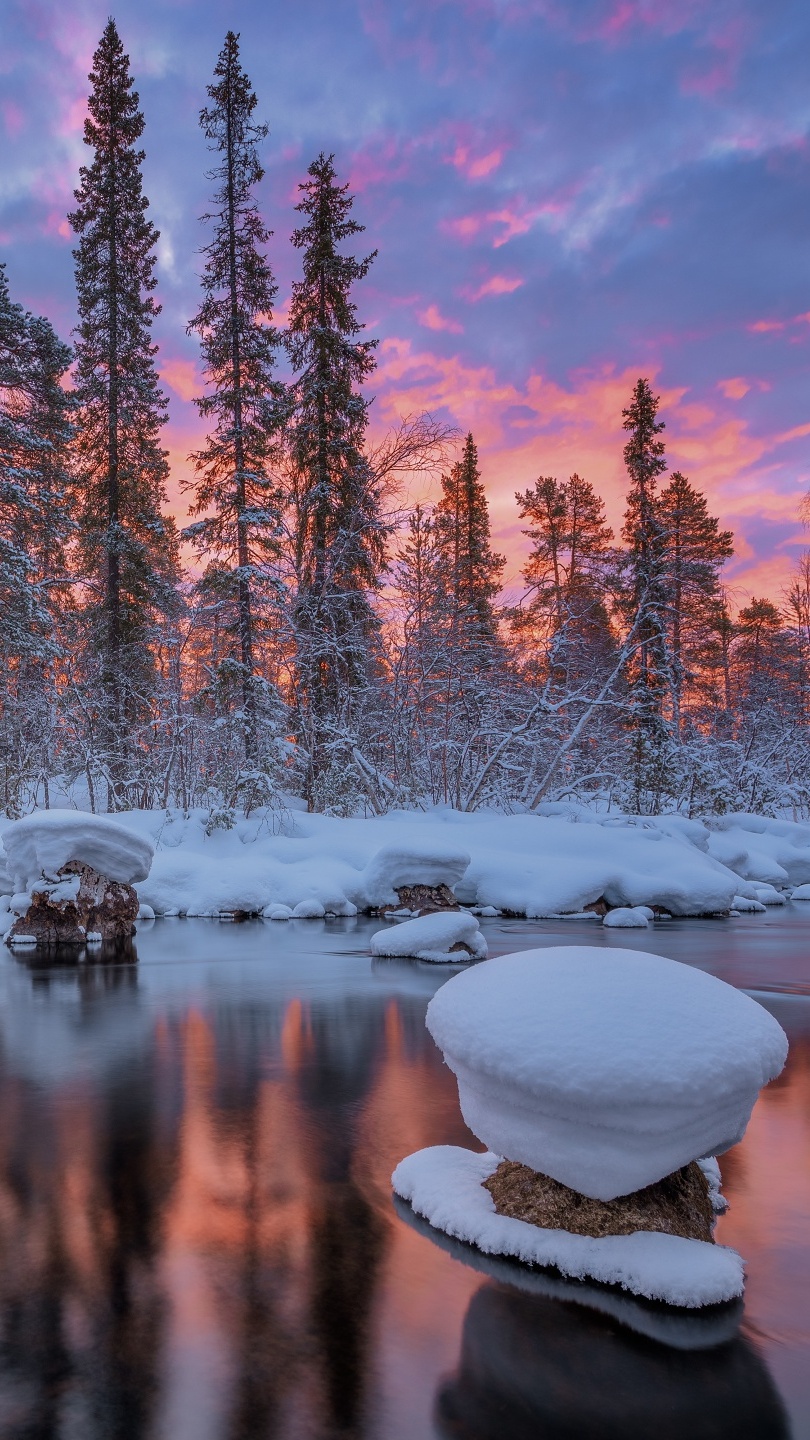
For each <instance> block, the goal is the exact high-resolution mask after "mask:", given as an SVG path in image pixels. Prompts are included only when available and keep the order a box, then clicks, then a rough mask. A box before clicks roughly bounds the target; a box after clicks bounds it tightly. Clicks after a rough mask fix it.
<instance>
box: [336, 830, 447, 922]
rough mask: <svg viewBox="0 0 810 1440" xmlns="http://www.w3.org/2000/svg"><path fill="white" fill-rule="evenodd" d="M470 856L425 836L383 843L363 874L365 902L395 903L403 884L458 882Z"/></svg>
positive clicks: (371, 903)
mask: <svg viewBox="0 0 810 1440" xmlns="http://www.w3.org/2000/svg"><path fill="white" fill-rule="evenodd" d="M469 863H470V857H469V855H468V854H467V852H466V851H464V850H459V849H458V847H457V846H455V845H452V846H451V845H442V843H441V841H435V840H433V838H432V837H431V838H430V839H428V838H427V837H426V839H425V843H424V844H417V845H384V846H383V848H382V850H378V851H377V853H376V855H372V857H371V859H370V860H369V862H368V864H367V865H366V868H365V870H364V871H363V875H362V886H363V891H364V893H365V897H366V903H367V904H368V905H370V906H373V907H375V908H377V907H378V906H380V905H396V904H397V903H398V896H397V893H396V892H397V890H398V889H399V888H400V887H401V886H403V885H448V886H449V887H450V888H451V889H452V887H453V886H454V885H456V884H458V882H459V880H460V879H461V877H462V875H463V874H464V872H465V870H466V869H467V867H468V865H469Z"/></svg>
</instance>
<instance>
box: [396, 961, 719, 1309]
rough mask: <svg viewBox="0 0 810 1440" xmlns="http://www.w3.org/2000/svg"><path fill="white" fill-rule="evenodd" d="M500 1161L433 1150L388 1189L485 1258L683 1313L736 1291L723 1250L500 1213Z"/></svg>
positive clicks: (407, 1164)
mask: <svg viewBox="0 0 810 1440" xmlns="http://www.w3.org/2000/svg"><path fill="white" fill-rule="evenodd" d="M491 963H494V962H491ZM459 978H460V977H459ZM449 983H450V984H451V985H452V984H453V983H454V982H453V981H450V982H449ZM444 988H445V989H446V988H447V987H446V986H445V987H444ZM498 1163H499V1156H498V1155H496V1154H493V1153H491V1152H485V1153H484V1154H483V1155H477V1154H475V1153H474V1152H473V1151H471V1150H462V1149H460V1148H459V1147H458V1146H455V1145H436V1146H431V1147H430V1148H428V1149H426V1150H418V1151H417V1152H416V1153H415V1154H414V1155H409V1156H408V1157H407V1159H405V1160H403V1161H401V1162H400V1164H399V1165H398V1166H397V1168H396V1170H395V1171H394V1174H393V1176H392V1178H391V1183H392V1185H393V1187H394V1190H395V1192H396V1194H397V1195H399V1196H401V1198H402V1199H403V1200H407V1201H408V1202H409V1203H410V1204H411V1205H412V1206H413V1209H414V1210H415V1211H416V1213H417V1214H418V1215H422V1216H423V1217H424V1218H425V1219H426V1220H427V1221H428V1222H429V1224H431V1225H432V1226H434V1227H435V1228H436V1229H438V1230H442V1231H444V1232H446V1233H447V1234H448V1235H452V1236H454V1237H455V1238H456V1239H458V1240H463V1241H466V1242H467V1243H468V1244H471V1245H475V1246H477V1247H478V1249H479V1250H482V1251H484V1253H486V1254H490V1255H506V1256H511V1257H512V1258H513V1259H515V1260H521V1261H523V1262H524V1264H529V1265H542V1266H553V1267H554V1268H555V1269H556V1270H559V1271H560V1272H561V1274H563V1275H565V1276H569V1277H570V1278H572V1279H577V1280H596V1281H598V1282H600V1283H601V1284H606V1285H619V1286H621V1287H622V1288H623V1289H624V1290H629V1291H631V1292H632V1293H633V1294H634V1295H641V1296H644V1297H645V1298H647V1299H649V1300H663V1301H665V1302H666V1303H667V1304H669V1305H678V1306H683V1307H685V1308H689V1309H697V1308H699V1307H701V1306H703V1305H717V1304H719V1303H721V1302H723V1301H726V1300H733V1299H735V1298H736V1296H738V1295H740V1294H741V1293H742V1290H743V1284H744V1272H743V1262H742V1260H741V1258H740V1256H739V1255H738V1254H737V1252H736V1251H735V1250H730V1249H728V1248H727V1247H725V1246H722V1245H712V1244H708V1243H707V1242H706V1241H703V1240H684V1239H682V1238H681V1237H680V1236H677V1235H664V1234H660V1233H656V1232H653V1231H650V1230H641V1231H637V1232H636V1233H635V1234H633V1235H608V1236H604V1237H603V1238H601V1239H595V1238H592V1237H591V1236H587V1235H572V1234H570V1233H569V1232H568V1231H566V1230H544V1229H541V1228H540V1227H539V1226H536V1225H529V1224H528V1223H527V1222H526V1221H525V1220H513V1219H511V1218H510V1217H508V1216H505V1215H498V1213H497V1212H496V1210H495V1204H494V1201H493V1199H492V1196H491V1195H490V1194H489V1191H487V1190H485V1189H484V1188H483V1181H484V1180H486V1179H487V1178H488V1177H489V1176H490V1175H491V1174H492V1172H493V1170H495V1169H496V1167H497V1165H498Z"/></svg>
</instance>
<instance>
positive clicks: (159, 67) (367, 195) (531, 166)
mask: <svg viewBox="0 0 810 1440" xmlns="http://www.w3.org/2000/svg"><path fill="white" fill-rule="evenodd" d="M109 13H110V0H101V3H97V0H71V3H70V4H69V5H65V3H64V0H0V33H1V34H2V46H1V47H0V147H1V148H0V259H2V260H5V261H6V262H7V267H8V278H9V283H10V286H11V291H12V296H13V298H14V299H16V300H19V301H21V302H22V303H23V304H24V305H26V306H27V307H29V308H31V309H32V310H35V311H37V312H38V313H44V314H46V315H47V316H48V317H49V318H50V319H51V321H52V322H53V323H54V324H55V326H56V327H57V329H58V330H59V332H60V333H61V334H62V335H63V336H65V337H69V333H70V331H71V329H72V327H73V325H74V324H75V308H74V305H75V302H74V289H73V273H72V265H73V262H72V256H71V248H72V236H71V233H70V230H69V227H68V225H67V223H66V220H65V215H66V212H67V211H68V209H69V208H70V206H71V203H72V191H73V189H74V187H75V185H76V184H77V174H78V167H79V165H80V164H82V163H83V161H84V159H85V157H86V156H88V155H89V153H90V152H89V151H88V150H87V148H86V147H85V146H84V144H83V142H82V129H83V121H84V115H85V102H86V96H87V89H88V82H87V73H88V71H89V69H90V63H91V58H92V54H93V50H94V49H95V46H96V44H97V43H98V39H99V36H100V34H101V30H102V28H103V26H104V24H105V22H106V19H107V16H108V14H109ZM112 13H113V14H114V17H115V19H116V22H117V24H118V28H119V31H120V33H121V37H122V40H123V43H124V46H125V49H126V50H127V52H128V53H129V55H130V59H131V68H132V72H133V74H134V76H135V82H136V88H137V90H138V92H139V94H140V97H141V104H142V108H143V111H144V114H145V118H146V129H145V134H144V138H143V142H142V143H143V145H144V148H145V150H146V160H145V163H144V175H145V190H146V194H147V195H148V197H149V200H150V205H151V216H152V219H153V221H154V223H155V224H156V225H157V227H158V229H159V230H160V232H161V238H160V241H159V246H158V268H157V277H158V298H159V300H160V302H161V303H162V306H163V310H162V314H161V316H160V318H159V320H158V322H157V324H156V329H155V336H156V339H157V341H158V343H159V346H160V352H159V365H160V370H161V374H162V377H163V381H164V385H165V389H166V392H167V394H168V396H169V399H170V408H171V419H170V424H169V427H168V430H167V440H166V443H167V448H168V449H169V451H170V455H171V461H172V480H171V501H172V508H173V509H174V510H175V513H176V514H177V515H178V517H179V518H180V520H181V522H182V521H183V520H184V519H185V511H186V507H187V500H186V499H185V498H184V497H183V495H182V494H181V490H180V484H181V480H182V479H183V478H184V477H185V478H188V477H189V476H190V473H191V471H190V467H189V465H188V461H187V455H188V453H189V451H190V450H192V449H193V448H194V447H195V446H196V445H198V444H199V441H200V438H201V430H200V422H199V419H198V417H197V412H196V410H195V408H194V405H193V403H192V402H193V397H194V396H195V395H197V394H199V393H200V392H201V387H202V381H201V378H200V372H199V360H198V351H197V344H196V340H195V339H194V338H193V337H189V336H187V335H186V325H187V323H188V320H189V319H190V317H191V316H192V315H193V314H194V312H195V309H196V307H197V304H198V293H199V292H198V275H199V271H200V268H201V259H200V255H199V247H200V245H201V244H202V243H203V240H204V229H203V226H202V225H201V224H200V222H199V218H198V217H199V216H200V215H201V214H202V213H203V211H204V210H205V208H206V203H207V197H208V192H209V190H210V183H209V182H208V181H207V180H206V174H205V172H206V169H207V166H208V164H209V163H210V157H209V156H208V154H207V152H206V148H205V141H204V138H203V136H202V133H201V131H200V129H199V126H198V113H199V110H200V107H201V105H203V104H204V103H205V101H206V94H205V87H206V85H207V84H209V83H210V82H211V80H212V73H213V68H214V65H215V63H216V59H217V54H218V52H219V50H220V48H221V45H222V42H223V39H224V34H225V31H226V30H227V29H228V28H232V29H234V30H236V31H238V32H239V33H240V35H241V49H242V59H243V63H244V65H245V68H246V69H247V71H248V74H249V76H250V78H251V80H252V83H253V86H254V89H255V90H256V93H257V96H258V100H259V104H258V107H257V111H256V116H257V118H259V119H261V120H264V121H266V122H267V123H268V124H269V126H270V135H269V136H268V138H267V140H266V142H264V147H263V152H262V156H263V163H264V164H265V168H266V176H265V179H264V180H263V182H262V184H261V186H260V188H259V199H260V203H261V207H262V211H263V214H264V217H265V220H266V222H267V224H268V225H270V227H271V228H272V229H273V231H274V235H273V239H272V241H271V243H270V248H269V255H270V260H271V263H272V265H273V268H274V271H275V274H276V276H277V279H278V283H279V312H280V319H281V321H282V322H283V319H284V311H285V308H286V305H287V303H288V301H289V296H290V291H291V286H292V282H293V280H294V279H295V278H297V274H298V266H299V262H300V256H299V254H298V253H297V252H296V251H295V250H293V248H292V246H291V245H290V243H289V237H290V234H291V232H292V230H293V229H294V227H295V224H296V218H297V217H296V215H295V209H294V206H295V204H296V200H297V186H298V183H299V182H300V181H301V180H303V178H304V176H305V173H306V169H307V166H308V165H309V163H310V162H311V160H312V159H313V158H314V157H315V156H316V155H317V154H318V153H319V152H320V151H322V150H323V151H326V152H334V155H335V165H336V168H337V171H338V174H339V176H340V177H342V178H344V179H345V180H348V181H349V183H350V185H351V188H352V191H353V193H354V194H355V196H356V201H355V209H354V214H355V216H356V218H357V219H358V220H359V221H360V222H361V223H362V224H364V225H365V226H366V232H365V234H364V235H362V236H360V237H359V238H358V241H357V249H358V251H360V250H361V247H362V250H363V252H364V253H365V252H367V251H370V250H373V249H376V250H377V251H378V256H377V259H376V260H375V262H374V264H373V266H372V268H371V271H370V272H369V275H368V277H367V279H366V280H364V281H363V282H362V283H361V284H360V285H358V287H357V290H356V296H355V298H356V300H357V304H358V307H359V311H360V315H361V318H363V319H364V320H365V322H366V325H367V327H368V335H369V336H370V337H374V338H375V339H377V340H378V342H379V345H378V350H377V357H378V367H377V371H376V373H375V375H374V377H373V380H372V382H371V384H370V386H369V393H370V394H371V395H373V397H374V400H373V406H372V412H371V413H372V417H373V428H374V432H375V435H377V436H379V435H380V434H381V433H382V432H383V431H384V430H385V429H386V428H387V427H388V426H389V425H391V424H393V423H395V422H396V420H397V418H398V417H400V416H403V415H407V414H409V413H410V414H413V413H416V412H419V411H421V410H429V411H431V412H432V413H433V414H435V415H437V416H439V417H440V418H442V419H444V420H446V421H448V422H450V423H452V424H453V425H455V426H457V427H458V428H459V430H460V431H461V432H464V433H466V431H468V430H472V432H473V434H474V436H475V439H476V441H477V443H478V445H479V451H480V457H481V468H482V475H483V479H484V482H485V484H486V487H487V491H488V494H489V497H490V505H491V512H492V520H493V530H494V534H495V538H496V541H497V543H498V545H499V547H500V549H502V550H503V551H504V552H505V553H506V554H507V556H508V567H507V572H506V576H507V581H508V583H509V585H510V586H515V585H519V571H520V565H521V561H522V558H523V557H524V556H525V553H526V545H527V542H526V541H525V539H524V537H523V536H522V535H521V522H520V520H519V518H518V514H517V508H516V505H515V499H514V495H515V491H516V490H525V489H526V488H527V487H528V486H530V485H531V483H532V481H533V480H534V479H535V478H536V477H537V476H538V475H556V476H557V477H558V478H564V477H565V476H567V475H569V474H570V473H571V472H572V471H573V470H577V471H578V472H579V473H580V474H581V475H584V476H585V477H586V478H587V479H588V480H590V481H591V482H592V483H593V484H594V486H595V487H596V489H597V490H598V491H599V492H600V493H601V494H602V495H603V496H604V498H605V501H606V504H607V508H608V513H609V517H610V520H611V523H613V525H614V527H615V528H616V529H618V528H619V527H620V525H621V515H622V510H623V496H624V490H625V484H626V481H625V477H624V473H623V465H622V446H623V443H624V439H625V438H626V437H625V436H624V434H623V431H622V428H621V411H622V407H623V406H624V405H626V404H627V403H628V402H629V397H630V392H631V390H632V387H633V384H634V383H635V380H636V379H637V377H638V376H639V375H644V376H647V377H648V378H649V379H650V381H651V383H652V384H653V387H654V389H655V391H656V393H657V394H659V395H660V396H661V410H660V416H661V418H663V419H664V420H665V422H666V427H667V428H666V432H665V436H664V438H665V440H666V442H667V459H668V462H669V465H670V469H673V470H674V469H681V470H682V471H683V472H684V473H686V474H687V475H688V476H689V477H690V479H691V480H692V482H693V483H694V484H695V485H696V486H697V487H698V488H699V489H701V490H703V491H704V492H705V493H706V494H707V496H708V498H709V502H710V505H711V507H712V509H713V511H714V513H716V514H718V515H720V516H721V517H722V520H723V523H724V524H725V525H727V526H729V527H730V528H732V529H733V530H734V532H735V537H736V552H737V553H736V556H735V559H734V560H733V561H732V562H731V564H730V565H729V566H728V567H727V570H726V575H727V579H728V583H729V586H730V590H731V595H732V598H733V600H735V601H736V603H738V604H744V603H745V602H746V600H747V599H748V598H749V597H750V596H751V594H768V595H770V596H771V597H772V598H774V599H776V600H778V599H779V598H780V596H781V593H782V591H783V590H784V588H785V587H786V585H787V584H788V583H789V579H790V572H791V568H792V566H793V564H794V563H795V560H796V558H797V556H798V555H799V554H800V553H801V551H802V550H803V549H804V548H806V547H807V545H808V544H810V534H808V532H807V530H804V529H803V528H802V525H801V523H800V521H799V515H798V508H799V503H800V500H801V498H802V496H803V495H804V494H805V493H806V491H807V490H808V488H810V458H808V450H809V447H810V386H808V378H810V377H809V376H808V368H809V367H808V358H809V357H810V143H809V142H808V132H809V131H810V83H808V75H810V6H808V5H807V3H806V0H677V3H675V0H296V3H294V4H275V5H274V4H272V3H266V0H244V3H234V0H137V3H136V0H118V3H117V4H116V5H115V8H114V9H113V11H112ZM423 488H424V486H423ZM415 497H416V492H415ZM419 498H421V496H419ZM428 498H429V497H428Z"/></svg>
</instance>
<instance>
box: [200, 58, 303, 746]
mask: <svg viewBox="0 0 810 1440" xmlns="http://www.w3.org/2000/svg"><path fill="white" fill-rule="evenodd" d="M214 74H215V77H216V78H215V83H214V84H213V85H209V86H208V95H209V98H210V100H211V102H212V103H211V104H210V105H209V106H207V107H206V108H205V109H203V110H202V111H201V112H200V125H201V126H202V129H203V132H204V134H205V137H206V139H207V141H208V144H209V149H210V150H213V151H214V152H215V153H216V154H217V156H218V157H220V158H219V160H218V163H217V164H216V165H215V167H214V169H213V170H212V171H211V173H210V176H209V178H210V179H212V180H214V181H215V182H216V183H217V189H216V192H215V195H214V202H213V203H214V210H213V212H212V213H210V214H207V215H204V216H203V220H204V222H206V223H209V222H212V221H213V236H212V239H211V240H210V242H209V243H208V244H207V245H206V246H205V247H204V250H203V254H204V255H205V268H204V271H203V276H202V287H203V301H202V304H201V305H200V308H199V310H198V311H197V314H196V315H195V317H194V319H193V320H192V321H191V324H190V326H189V330H191V331H196V333H197V334H198V335H199V336H200V341H201V347H202V353H203V360H204V365H205V376H206V379H207V381H208V382H209V385H210V387H211V389H210V393H209V394H207V395H205V396H203V397H202V398H201V399H199V400H198V401H197V402H196V403H197V408H198V409H199V411H200V414H201V415H202V417H203V418H204V419H206V420H209V421H211V422H213V430H212V432H211V433H210V434H209V436H208V440H207V443H206V446H205V449H204V450H202V451H200V452H199V453H198V454H196V455H194V456H193V457H192V458H193V461H194V464H195V467H196V470H197V476H198V478H197V481H196V484H195V501H194V505H193V508H192V513H193V514H195V515H199V516H202V517H203V518H202V519H199V520H198V521H197V522H196V524H194V525H192V526H190V527H189V528H188V529H187V530H186V532H185V534H186V535H187V536H188V537H189V538H191V540H192V541H193V543H194V545H195V547H196V549H197V551H198V553H200V554H201V555H204V556H205V557H206V558H207V559H208V560H209V562H211V564H212V565H213V567H214V571H212V573H214V572H215V573H216V579H217V586H218V591H219V595H220V600H221V603H222V606H223V607H228V606H230V607H231V608H232V611H233V618H232V620H231V621H230V629H231V631H232V639H233V642H234V648H235V651H236V654H235V655H232V654H230V653H229V654H228V655H227V656H226V658H225V660H224V661H223V662H222V663H223V664H224V666H225V667H226V670H227V675H226V673H225V671H223V673H222V674H221V675H220V676H219V678H218V681H217V684H218V686H219V687H220V688H221V687H222V685H223V684H225V683H226V681H227V683H228V685H229V688H232V686H233V683H234V682H237V683H238V688H239V691H240V699H241V717H240V718H241V724H242V730H243V734H244V748H245V757H246V759H247V761H248V762H256V761H257V760H258V761H260V762H261V761H262V760H263V759H264V760H266V759H267V755H266V753H264V751H266V747H263V753H262V755H259V754H258V752H257V746H258V743H259V735H258V726H259V722H260V719H262V718H263V719H264V721H265V727H264V728H265V729H266V724H267V721H268V720H269V716H268V707H269V708H270V709H271V710H272V709H277V708H278V707H277V704H276V705H275V706H274V705H273V704H272V700H273V697H272V694H271V692H270V691H269V690H268V687H267V684H266V677H264V676H261V675H259V674H257V670H258V669H259V655H258V654H257V650H258V651H260V650H261V639H262V627H263V626H264V627H266V626H267V623H268V621H269V620H270V619H271V618H272V616H273V613H274V611H277V608H278V600H279V585H278V574H277V572H278V558H279V548H280V547H279V537H280V533H281V511H282V506H283V498H282V496H281V494H280V490H279V485H278V482H277V480H276V479H275V477H274V475H273V471H272V468H271V464H272V460H273V458H274V453H275V452H276V451H277V448H278V443H279V433H280V429H281V425H282V422H283V419H284V403H285V393H286V392H285V387H284V385H283V384H282V383H281V382H280V381H278V380H277V379H275V377H274V367H275V361H276V354H277V350H278V347H279V345H280V343H281V342H280V336H279V333H278V331H277V329H276V328H275V327H274V326H273V324H272V323H271V316H272V310H273V305H274V303H275V299H276V294H277V290H278V287H277V285H276V282H275V280H274V278H273V274H272V271H271V269H270V265H269V263H268V261H267V259H266V256H265V253H264V247H265V246H266V245H267V243H268V241H269V239H270V236H271V231H269V230H268V229H267V228H266V227H265V225H264V224H263V222H262V219H261V216H260V214H259V211H258V208H257V205H256V201H255V198H254V190H255V187H256V185H258V183H259V181H260V180H261V179H262V178H263V175H264V170H263V169H262V165H261V161H260V159H259V144H260V142H261V141H262V140H264V139H265V137H266V136H267V134H268V128H267V126H266V125H260V124H257V123H256V122H255V120H254V119H253V118H252V117H253V112H254V110H255V108H256V104H257V100H256V96H255V94H254V93H253V90H252V89H251V86H250V81H249V80H248V77H247V75H246V74H245V71H244V70H243V68H242V66H241V63H240V59H239V36H238V35H235V34H234V33H233V31H232V30H229V31H228V34H227V35H226V37H225V44H224V46H223V48H222V51H221V52H220V55H219V58H218V60H217V64H216V68H215V71H214ZM276 619H277V614H276ZM227 623H228V622H227V621H226V624H227ZM231 713H233V712H232V711H231ZM271 728H272V727H271ZM260 769H261V764H260Z"/></svg>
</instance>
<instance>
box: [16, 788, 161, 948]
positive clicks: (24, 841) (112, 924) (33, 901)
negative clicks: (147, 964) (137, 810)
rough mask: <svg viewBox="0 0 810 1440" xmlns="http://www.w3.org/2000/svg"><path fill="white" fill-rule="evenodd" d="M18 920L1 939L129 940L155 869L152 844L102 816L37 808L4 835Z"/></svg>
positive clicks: (68, 942) (56, 942) (39, 941)
mask: <svg viewBox="0 0 810 1440" xmlns="http://www.w3.org/2000/svg"><path fill="white" fill-rule="evenodd" d="M3 844H4V846H5V850H6V856H7V862H8V870H9V874H10V876H11V879H12V882H13V884H14V887H15V891H16V893H15V894H14V896H13V898H12V901H11V909H12V910H14V911H16V913H17V915H18V916H19V917H20V918H19V919H18V920H17V921H15V923H14V925H13V926H12V928H11V930H10V932H9V933H8V935H7V936H6V939H7V940H8V941H9V942H10V943H12V944H13V943H15V941H16V943H18V944H19V943H22V936H27V937H30V939H29V940H28V942H27V943H29V944H31V943H33V942H36V944H38V945H83V944H84V943H85V941H86V938H87V936H88V935H90V936H93V937H94V940H95V943H98V941H99V939H100V940H101V941H102V942H103V941H111V940H112V941H120V940H127V939H129V937H130V936H131V935H133V934H134V933H135V924H134V922H135V917H136V916H137V914H138V905H139V900H138V896H137V895H136V893H135V891H134V889H133V888H132V887H133V885H134V884H135V883H136V882H137V881H139V880H145V879H146V877H147V876H148V874H149V868H150V866H151V863H152V857H153V854H154V846H153V845H152V842H151V840H148V839H147V838H146V837H145V836H143V835H138V834H136V833H135V832H134V831H132V830H130V829H129V828H128V827H127V826H126V825H122V824H121V823H120V822H119V821H117V820H113V819H111V818H110V817H109V816H106V815H88V814H86V813H85V812H83V811H80V810H38V811H35V812H34V813H33V814H32V815H27V816H26V817H25V819H23V820H15V821H14V822H13V824H11V825H8V826H7V827H6V829H5V830H4V831H3Z"/></svg>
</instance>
